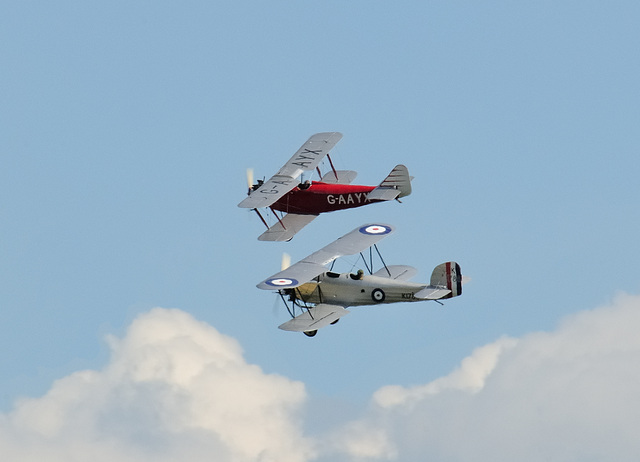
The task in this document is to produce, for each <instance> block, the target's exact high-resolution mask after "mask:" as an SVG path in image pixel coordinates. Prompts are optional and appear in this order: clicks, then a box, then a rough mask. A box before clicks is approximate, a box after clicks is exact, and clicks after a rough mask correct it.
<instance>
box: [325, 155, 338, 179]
mask: <svg viewBox="0 0 640 462" xmlns="http://www.w3.org/2000/svg"><path fill="white" fill-rule="evenodd" d="M327 159H329V165H331V170H333V174H334V175H335V176H336V180H337V179H338V172H336V168H335V167H334V166H333V162H332V161H331V156H330V155H329V154H327Z"/></svg>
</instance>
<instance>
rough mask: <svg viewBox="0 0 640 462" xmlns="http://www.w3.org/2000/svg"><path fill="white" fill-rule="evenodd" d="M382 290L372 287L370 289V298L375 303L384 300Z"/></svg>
mask: <svg viewBox="0 0 640 462" xmlns="http://www.w3.org/2000/svg"><path fill="white" fill-rule="evenodd" d="M384 298H385V295H384V291H383V290H382V289H373V290H372V291H371V299H372V300H373V301H374V302H376V303H382V302H384Z"/></svg>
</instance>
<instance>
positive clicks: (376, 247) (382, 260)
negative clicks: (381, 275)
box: [373, 244, 391, 277]
mask: <svg viewBox="0 0 640 462" xmlns="http://www.w3.org/2000/svg"><path fill="white" fill-rule="evenodd" d="M373 246H374V247H375V249H376V252H378V256H379V257H380V261H381V262H382V264H383V265H384V269H386V270H387V273H388V274H389V277H391V271H389V268H387V264H386V263H385V262H384V259H383V258H382V254H380V251H379V250H378V246H377V245H376V244H373Z"/></svg>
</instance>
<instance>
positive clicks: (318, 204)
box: [272, 181, 382, 215]
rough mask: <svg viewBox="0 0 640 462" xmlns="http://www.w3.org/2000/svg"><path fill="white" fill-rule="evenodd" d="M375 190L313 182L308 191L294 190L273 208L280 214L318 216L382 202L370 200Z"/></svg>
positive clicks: (359, 186)
mask: <svg viewBox="0 0 640 462" xmlns="http://www.w3.org/2000/svg"><path fill="white" fill-rule="evenodd" d="M375 188H376V187H375V186H361V185H349V184H330V183H323V182H321V181H313V182H311V185H310V186H309V187H308V188H306V189H301V188H300V187H295V188H293V189H292V190H291V191H289V192H288V193H287V194H285V195H284V196H283V197H281V198H280V199H278V200H277V201H276V202H275V203H274V204H273V205H272V207H273V208H274V209H275V210H278V211H279V212H285V213H296V214H299V215H318V214H319V213H325V212H333V211H335V210H344V209H351V208H354V207H361V206H363V205H367V204H373V203H375V202H382V201H380V200H377V199H368V197H367V196H368V194H369V193H370V192H371V191H373V190H374V189H375Z"/></svg>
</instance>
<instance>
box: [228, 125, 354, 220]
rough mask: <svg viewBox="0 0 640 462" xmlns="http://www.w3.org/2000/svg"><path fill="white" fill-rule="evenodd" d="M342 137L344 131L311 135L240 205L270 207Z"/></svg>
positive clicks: (314, 166) (252, 207) (316, 164)
mask: <svg viewBox="0 0 640 462" xmlns="http://www.w3.org/2000/svg"><path fill="white" fill-rule="evenodd" d="M340 139H342V133H338V132H326V133H316V134H315V135H313V136H311V138H309V139H308V140H307V141H306V142H305V143H304V144H303V145H302V146H301V147H300V149H298V151H297V152H296V153H295V154H294V155H293V157H292V158H291V159H289V161H288V162H287V163H286V164H284V165H283V166H282V168H281V169H280V170H278V173H276V174H275V175H273V176H272V177H271V178H269V179H268V180H267V181H265V182H264V183H263V184H262V185H261V186H260V187H259V188H258V189H256V190H254V191H251V193H250V194H249V197H247V198H246V199H245V200H243V201H242V202H240V203H239V204H238V207H244V208H251V209H255V208H259V207H268V206H270V205H271V204H273V203H274V202H275V201H277V200H278V199H280V198H281V197H282V196H284V195H285V194H286V193H288V192H289V191H291V190H292V189H293V188H294V186H295V185H296V184H297V181H298V180H297V178H298V177H299V176H300V175H302V172H304V171H306V170H313V169H314V168H316V167H317V166H318V164H319V163H320V161H321V160H322V159H323V158H324V156H326V155H327V154H328V153H329V151H331V149H332V148H333V147H334V146H335V145H336V144H337V143H338V141H340Z"/></svg>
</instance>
